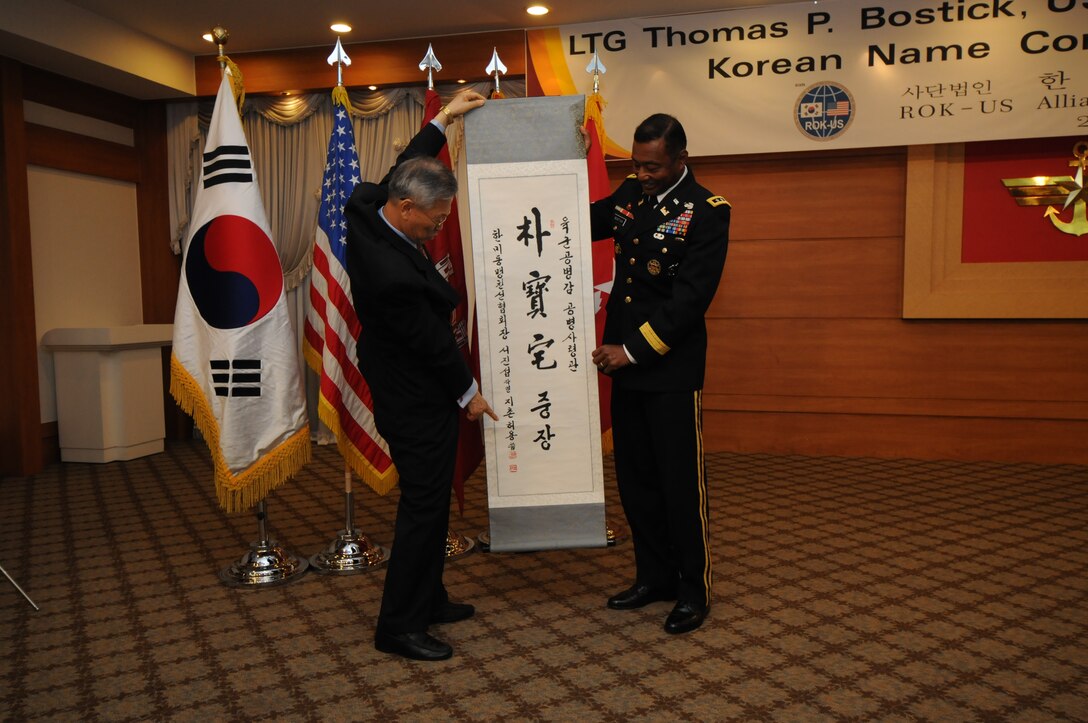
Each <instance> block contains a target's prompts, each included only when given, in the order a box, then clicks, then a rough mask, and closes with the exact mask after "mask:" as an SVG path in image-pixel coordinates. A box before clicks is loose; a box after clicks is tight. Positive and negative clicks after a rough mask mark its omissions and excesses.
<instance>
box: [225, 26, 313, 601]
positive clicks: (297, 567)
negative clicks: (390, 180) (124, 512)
mask: <svg viewBox="0 0 1088 723" xmlns="http://www.w3.org/2000/svg"><path fill="white" fill-rule="evenodd" d="M212 39H213V40H214V41H215V46H216V48H217V50H218V51H219V57H218V60H219V69H220V70H221V71H222V72H226V70H227V62H228V60H229V59H228V58H227V55H226V52H225V46H226V44H227V41H228V40H230V32H228V31H227V29H226V28H224V27H220V26H216V27H214V28H212ZM256 515H257V541H256V542H253V543H251V544H250V546H249V550H248V551H247V552H246V553H245V554H244V555H242V557H241V558H240V559H239V560H237V561H236V562H235V563H234V564H232V565H230V566H228V567H225V568H223V569H222V570H220V572H219V579H220V581H221V582H222V583H223V584H224V585H226V586H227V587H255V586H260V587H270V586H273V585H282V584H285V583H288V582H295V581H296V580H299V579H301V578H302V576H303V575H304V574H305V573H306V568H307V567H308V566H309V564H308V563H307V561H306V558H299V557H296V556H295V555H292V554H290V553H288V552H286V551H285V550H284V549H283V548H282V547H280V546H279V545H278V544H277V543H276V541H275V540H270V539H268V529H267V527H266V521H267V519H268V510H267V507H266V505H265V501H264V500H263V499H262V500H261V501H260V502H258V503H257V511H256Z"/></svg>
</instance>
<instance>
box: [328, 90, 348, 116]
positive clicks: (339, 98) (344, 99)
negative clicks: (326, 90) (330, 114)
mask: <svg viewBox="0 0 1088 723" xmlns="http://www.w3.org/2000/svg"><path fill="white" fill-rule="evenodd" d="M332 104H333V106H337V105H342V106H344V108H346V109H347V111H348V112H349V113H351V112H352V108H351V100H350V99H349V98H348V89H347V88H345V87H344V86H342V85H338V86H336V87H335V88H333V89H332Z"/></svg>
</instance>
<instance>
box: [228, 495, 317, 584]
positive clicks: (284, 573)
mask: <svg viewBox="0 0 1088 723" xmlns="http://www.w3.org/2000/svg"><path fill="white" fill-rule="evenodd" d="M267 517H268V513H267V511H266V509H265V502H264V500H261V501H260V502H258V503H257V541H256V542H254V543H252V544H250V546H249V551H248V552H246V553H245V554H244V555H242V557H241V559H239V560H238V561H237V562H235V563H234V564H233V565H230V566H229V567H226V568H223V570H221V571H220V572H219V579H220V580H221V581H222V582H223V584H224V585H226V586H227V587H272V586H274V585H284V584H286V583H289V582H295V581H297V580H299V579H301V578H302V576H303V575H304V574H305V573H306V568H307V567H308V566H309V563H308V562H307V561H306V558H304V557H302V558H300V557H296V556H295V555H292V554H290V553H288V552H286V551H285V550H284V549H283V548H282V547H280V546H279V545H278V544H277V543H276V541H275V540H270V539H268V531H267V528H266V526H265V521H266V519H267Z"/></svg>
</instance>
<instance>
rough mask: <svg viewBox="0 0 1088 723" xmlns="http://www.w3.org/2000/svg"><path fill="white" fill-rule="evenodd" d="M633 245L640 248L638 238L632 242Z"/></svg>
mask: <svg viewBox="0 0 1088 723" xmlns="http://www.w3.org/2000/svg"><path fill="white" fill-rule="evenodd" d="M631 243H633V244H634V245H635V246H638V239H637V238H636V239H633V240H632V241H631Z"/></svg>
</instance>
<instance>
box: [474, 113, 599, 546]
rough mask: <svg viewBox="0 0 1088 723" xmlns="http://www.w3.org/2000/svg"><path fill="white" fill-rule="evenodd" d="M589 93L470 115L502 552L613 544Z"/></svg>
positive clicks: (488, 454) (483, 358)
mask: <svg viewBox="0 0 1088 723" xmlns="http://www.w3.org/2000/svg"><path fill="white" fill-rule="evenodd" d="M584 103H585V100H584V98H583V97H582V96H569V97H558V98H524V99H508V100H505V99H504V100H497V101H492V102H490V103H488V104H487V105H486V106H484V107H483V108H480V109H478V110H476V111H473V112H472V113H470V114H468V115H467V116H466V117H465V154H466V158H467V162H468V187H467V188H466V189H464V192H463V193H462V197H464V196H465V195H467V197H468V201H469V213H470V216H471V227H472V253H473V258H474V266H475V277H476V315H477V320H478V323H479V332H480V341H479V343H480V347H479V348H480V385H481V388H482V392H483V394H484V396H485V397H486V398H487V399H488V400H489V401H490V402H491V405H492V407H494V409H495V411H496V413H497V414H498V415H499V418H500V421H499V422H492V421H491V420H490V419H485V420H484V448H485V459H486V462H487V489H488V503H489V507H490V511H489V514H490V523H491V525H490V526H491V529H490V537H491V543H490V544H491V548H492V549H493V550H495V551H507V550H537V549H548V548H560V547H588V546H598V547H600V546H604V545H605V544H606V540H605V516H604V474H603V471H602V468H601V433H600V415H599V411H598V406H597V377H596V375H597V370H596V368H595V367H594V366H593V363H592V361H591V360H590V354H591V352H592V351H593V349H594V347H595V331H594V329H595V327H594V316H593V311H594V308H593V283H592V272H593V264H592V258H591V251H590V229H589V217H588V211H589V190H588V174H587V169H586V161H585V151H584V149H583V148H582V142H581V136H580V134H579V132H578V126H579V125H580V124H581V122H582V115H583V108H584Z"/></svg>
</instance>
